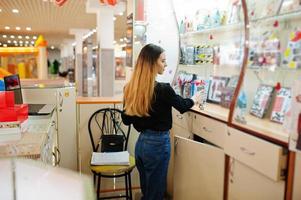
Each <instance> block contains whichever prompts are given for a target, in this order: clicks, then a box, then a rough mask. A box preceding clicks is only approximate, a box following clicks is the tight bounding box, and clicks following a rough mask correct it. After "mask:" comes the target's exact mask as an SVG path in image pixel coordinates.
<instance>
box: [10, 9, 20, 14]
mask: <svg viewBox="0 0 301 200" xmlns="http://www.w3.org/2000/svg"><path fill="white" fill-rule="evenodd" d="M11 11H12V12H13V13H19V10H18V9H15V8H14V9H12V10H11Z"/></svg>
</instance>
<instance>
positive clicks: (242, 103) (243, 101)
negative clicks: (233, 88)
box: [235, 90, 247, 124]
mask: <svg viewBox="0 0 301 200" xmlns="http://www.w3.org/2000/svg"><path fill="white" fill-rule="evenodd" d="M246 112H247V95H246V93H245V91H244V90H242V91H240V93H239V95H238V98H237V104H236V115H235V120H236V121H237V122H240V123H242V124H245V123H247V121H246V119H245V115H246Z"/></svg>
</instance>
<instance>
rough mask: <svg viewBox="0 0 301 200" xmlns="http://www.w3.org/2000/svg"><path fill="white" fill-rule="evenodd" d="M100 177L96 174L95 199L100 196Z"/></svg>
mask: <svg viewBox="0 0 301 200" xmlns="http://www.w3.org/2000/svg"><path fill="white" fill-rule="evenodd" d="M100 179H101V176H100V174H99V175H98V180H97V194H96V196H97V200H98V199H99V198H100Z"/></svg>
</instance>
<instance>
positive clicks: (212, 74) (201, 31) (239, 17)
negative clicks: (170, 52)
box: [172, 0, 245, 122]
mask: <svg viewBox="0 0 301 200" xmlns="http://www.w3.org/2000/svg"><path fill="white" fill-rule="evenodd" d="M173 5H174V9H175V13H176V18H177V22H178V27H179V33H180V58H179V65H178V70H177V73H176V76H175V79H174V81H173V84H172V85H173V88H174V89H175V91H176V92H177V93H178V94H181V95H182V96H183V97H191V96H193V95H194V94H195V93H197V92H200V94H201V96H202V102H201V104H200V106H194V107H193V110H195V111H197V112H201V113H203V114H205V115H208V116H210V117H213V118H216V119H219V120H222V121H224V122H227V121H228V115H229V108H230V103H231V100H232V98H233V94H234V91H235V88H236V86H237V83H238V79H239V74H240V71H241V66H242V62H243V57H244V40H245V31H244V16H243V7H242V3H241V1H238V0H235V1H233V0H227V1H225V0H212V1H208V2H206V3H205V4H200V3H199V2H198V1H196V0H189V1H187V0H174V1H173Z"/></svg>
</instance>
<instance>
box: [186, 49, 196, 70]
mask: <svg viewBox="0 0 301 200" xmlns="http://www.w3.org/2000/svg"><path fill="white" fill-rule="evenodd" d="M185 52H186V55H185V56H184V57H185V64H187V65H193V64H194V63H195V62H194V47H193V46H187V47H186V49H185Z"/></svg>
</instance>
